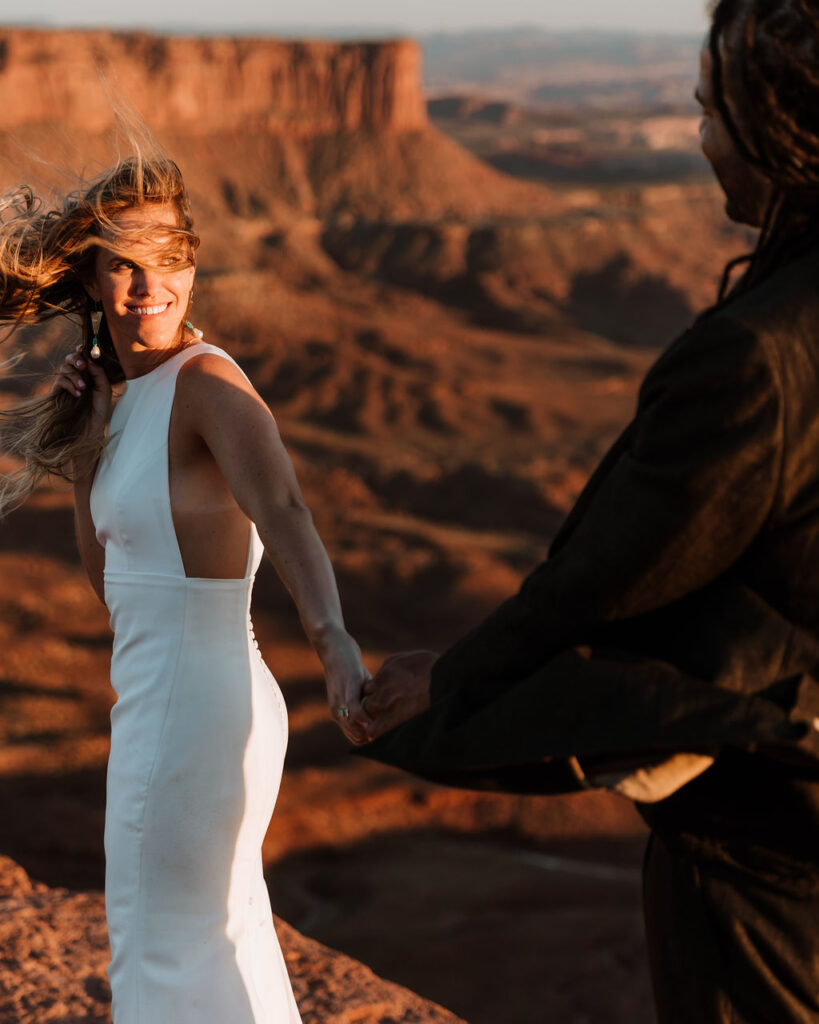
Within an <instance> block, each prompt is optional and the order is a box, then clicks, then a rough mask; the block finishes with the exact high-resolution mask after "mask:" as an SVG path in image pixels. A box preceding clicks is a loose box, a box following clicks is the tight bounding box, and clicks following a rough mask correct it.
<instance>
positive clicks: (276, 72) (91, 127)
mask: <svg viewBox="0 0 819 1024" xmlns="http://www.w3.org/2000/svg"><path fill="white" fill-rule="evenodd" d="M420 63H421V54H420V50H419V48H418V46H417V45H416V44H415V43H414V42H411V41H407V40H399V41H394V42H384V43H329V42H282V41H279V40H275V39H250V38H233V39H231V38H202V39H198V38H181V37H172V36H164V37H163V36H153V35H150V34H147V33H136V32H79V31H78V32H44V31H36V30H19V29H11V30H9V29H7V30H4V31H0V95H2V97H3V102H2V104H0V129H6V130H8V129H16V128H19V127H21V126H23V125H26V126H30V125H32V124H36V123H42V122H49V123H53V122H58V123H60V124H61V125H63V127H64V128H65V129H66V130H67V131H68V132H72V131H75V132H82V133H97V132H100V131H103V130H105V129H106V128H108V127H109V126H110V125H111V124H112V121H113V109H112V107H111V103H110V101H109V99H108V98H107V97H106V95H105V90H104V88H103V85H102V84H101V80H100V73H101V75H102V78H103V79H104V81H105V82H106V83H107V86H108V87H109V89H110V90H111V92H112V93H113V94H114V95H120V96H124V97H126V98H127V99H128V100H129V101H130V102H132V103H134V104H135V105H136V106H137V107H138V109H139V111H140V113H141V114H142V116H143V117H144V118H145V119H146V121H147V122H148V123H149V124H150V126H151V128H153V129H155V130H160V129H173V130H176V131H180V130H184V131H185V132H186V133H190V134H194V135H200V136H201V135H207V134H211V133H213V132H215V131H222V130H225V129H233V128H235V127H237V126H239V125H240V126H241V127H243V128H244V129H245V130H253V129H255V130H261V131H273V132H284V133H286V134H288V135H297V136H310V135H317V134H322V133H327V132H333V131H339V130H343V131H351V130H355V129H362V128H363V129H371V130H373V131H397V132H405V131H414V130H417V129H419V128H423V127H425V126H426V124H427V116H426V108H425V103H424V97H423V93H422V90H421V76H420Z"/></svg>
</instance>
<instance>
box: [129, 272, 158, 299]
mask: <svg viewBox="0 0 819 1024" xmlns="http://www.w3.org/2000/svg"><path fill="white" fill-rule="evenodd" d="M161 277H162V275H161V274H160V273H159V272H158V271H156V270H152V269H151V268H150V267H137V268H136V270H135V271H134V273H133V274H132V276H131V291H132V292H134V294H136V295H153V294H154V292H156V291H157V290H158V288H159V282H160V280H161Z"/></svg>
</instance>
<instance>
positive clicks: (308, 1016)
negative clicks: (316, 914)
mask: <svg viewBox="0 0 819 1024" xmlns="http://www.w3.org/2000/svg"><path fill="white" fill-rule="evenodd" d="M277 931H278V933H279V938H280V940H281V943H282V950H283V952H284V955H285V960H286V961H287V966H288V970H289V972H290V976H291V978H292V980H293V988H294V991H295V993H296V998H297V1000H298V1003H299V1009H300V1010H301V1015H302V1020H303V1021H304V1024H348V1022H350V1021H359V1022H361V1024H381V1022H383V1024H464V1022H463V1021H461V1020H460V1019H459V1018H457V1017H455V1016H454V1014H451V1013H449V1012H448V1011H447V1010H444V1009H442V1008H441V1007H440V1006H436V1005H435V1004H434V1003H430V1002H427V1001H426V1000H425V999H421V998H420V997H419V996H416V995H413V993H411V992H408V991H407V990H406V989H404V988H401V987H400V986H399V985H393V984H391V983H390V982H387V981H382V980H381V979H380V978H378V977H376V975H374V974H373V973H372V971H370V970H368V969H367V968H366V967H364V966H362V965H361V964H359V963H356V961H355V960H351V959H350V958H349V957H346V956H344V955H343V954H341V953H337V952H335V951H334V950H332V949H327V948H326V947H324V946H321V945H320V944H319V943H318V942H313V941H312V940H310V939H306V938H305V937H304V936H303V935H300V934H299V933H298V932H297V931H295V930H294V929H293V928H290V927H289V925H286V924H285V923H284V922H282V921H277ZM0 946H2V954H0V978H2V983H1V984H0V1020H2V1021H4V1022H5V1024H35V1022H36V1024H44V1022H45V1021H54V1022H61V1024H66V1022H67V1021H80V1020H82V1021H85V1022H87V1024H105V1022H107V1021H110V1019H111V1016H110V1010H109V1003H110V999H111V993H110V989H109V987H108V982H107V981H106V978H105V967H106V964H107V962H108V940H107V935H106V930H105V910H104V906H103V900H102V896H101V895H100V894H97V893H71V892H69V891H68V890H67V889H49V888H48V886H45V885H42V884H39V883H36V882H34V883H33V882H32V881H31V880H30V879H29V877H28V875H27V874H26V873H25V871H23V869H22V868H21V867H19V866H18V865H17V864H15V863H14V861H12V860H9V859H8V858H7V857H0Z"/></svg>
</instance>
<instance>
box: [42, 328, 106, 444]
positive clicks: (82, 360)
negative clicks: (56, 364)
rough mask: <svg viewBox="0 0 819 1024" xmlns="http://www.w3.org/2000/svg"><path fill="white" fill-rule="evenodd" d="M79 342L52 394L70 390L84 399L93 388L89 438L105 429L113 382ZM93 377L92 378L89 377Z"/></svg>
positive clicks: (58, 372)
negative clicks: (86, 353) (88, 355)
mask: <svg viewBox="0 0 819 1024" xmlns="http://www.w3.org/2000/svg"><path fill="white" fill-rule="evenodd" d="M82 349H83V346H82V345H81V344H80V345H77V347H76V348H75V349H74V351H73V352H69V353H68V355H67V356H66V357H65V359H64V360H63V363H62V365H61V366H60V369H59V370H58V371H57V379H56V380H55V381H54V385H53V386H52V388H51V393H52V394H56V393H57V392H58V391H61V390H62V391H67V392H68V393H69V395H71V396H72V397H73V398H74V399H80V398H81V397H82V395H83V393H84V392H86V391H88V390H89V389H90V390H91V416H90V418H89V420H88V424H87V431H86V432H87V434H88V436H89V437H96V436H98V435H100V434H103V433H104V432H105V424H106V423H107V422H108V414H109V412H110V411H111V383H110V381H109V380H108V376H107V374H106V373H105V370H103V368H102V367H101V366H100V365H99V364H98V363H95V362H94V360H93V359H88V358H87V357H86V355H85V354H84V353H83V351H82ZM89 378H90V379H89Z"/></svg>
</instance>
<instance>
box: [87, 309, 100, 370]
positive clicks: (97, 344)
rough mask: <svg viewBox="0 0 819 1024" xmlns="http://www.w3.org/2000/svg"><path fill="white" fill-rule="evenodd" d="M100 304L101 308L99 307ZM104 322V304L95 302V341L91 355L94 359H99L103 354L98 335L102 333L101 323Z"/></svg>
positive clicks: (93, 321) (93, 325)
mask: <svg viewBox="0 0 819 1024" xmlns="http://www.w3.org/2000/svg"><path fill="white" fill-rule="evenodd" d="M98 306H99V309H98V308H97V307H98ZM101 323H102V306H101V305H100V303H99V302H95V303H94V308H93V309H92V310H91V329H92V330H93V332H94V342H93V344H92V345H91V351H90V353H89V355H90V356H91V358H92V359H99V357H100V356H101V355H102V350H101V349H100V342H99V338H98V335H99V333H100V324H101Z"/></svg>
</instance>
